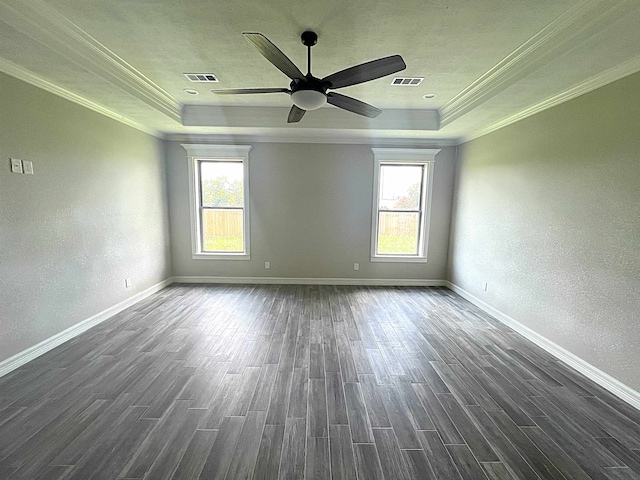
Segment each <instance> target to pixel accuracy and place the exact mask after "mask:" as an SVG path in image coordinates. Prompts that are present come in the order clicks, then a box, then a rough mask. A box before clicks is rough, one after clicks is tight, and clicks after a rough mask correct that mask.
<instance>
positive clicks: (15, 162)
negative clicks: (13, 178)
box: [11, 158, 22, 173]
mask: <svg viewBox="0 0 640 480" xmlns="http://www.w3.org/2000/svg"><path fill="white" fill-rule="evenodd" d="M11 172H12V173H22V160H20V159H19V158H12V159H11Z"/></svg>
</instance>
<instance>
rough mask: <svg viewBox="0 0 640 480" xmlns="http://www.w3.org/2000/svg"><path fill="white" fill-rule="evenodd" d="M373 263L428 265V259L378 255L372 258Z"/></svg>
mask: <svg viewBox="0 0 640 480" xmlns="http://www.w3.org/2000/svg"><path fill="white" fill-rule="evenodd" d="M371 261H372V262H382V263H385V262H386V263H427V257H408V256H407V257H401V256H393V255H386V256H385V255H378V256H376V257H371Z"/></svg>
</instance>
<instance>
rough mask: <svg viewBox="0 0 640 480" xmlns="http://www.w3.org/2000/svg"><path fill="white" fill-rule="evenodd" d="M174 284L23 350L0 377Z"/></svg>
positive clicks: (4, 363)
mask: <svg viewBox="0 0 640 480" xmlns="http://www.w3.org/2000/svg"><path fill="white" fill-rule="evenodd" d="M172 283H173V278H172V277H169V278H167V279H166V280H164V281H162V282H160V283H156V284H155V285H153V286H151V287H149V288H147V289H146V290H143V291H142V292H139V293H136V294H135V295H133V296H131V297H129V298H127V299H126V300H123V301H122V302H119V303H117V304H115V305H113V306H111V307H109V308H107V309H105V310H103V311H101V312H99V313H96V314H95V315H93V316H91V317H89V318H87V319H85V320H82V321H81V322H79V323H76V324H75V325H73V326H72V327H69V328H67V329H66V330H63V331H62V332H59V333H56V334H55V335H53V336H52V337H49V338H47V339H46V340H43V341H42V342H40V343H38V344H37V345H34V346H32V347H29V348H27V349H26V350H23V351H22V352H20V353H17V354H15V355H13V356H12V357H9V358H7V359H6V360H3V361H2V362H0V377H2V376H4V375H6V374H7V373H9V372H12V371H13V370H15V369H16V368H20V367H21V366H22V365H24V364H25V363H27V362H30V361H31V360H33V359H34V358H37V357H39V356H40V355H43V354H45V353H47V352H48V351H49V350H53V349H54V348H56V347H57V346H59V345H62V344H63V343H64V342H67V341H69V340H71V339H72V338H74V337H77V336H78V335H80V334H81V333H83V332H86V331H87V330H89V329H90V328H93V327H95V326H96V325H98V324H100V323H102V322H104V321H105V320H108V319H109V318H111V317H112V316H114V315H115V314H117V313H119V312H121V311H122V310H124V309H126V308H129V307H130V306H132V305H134V304H136V303H138V302H139V301H141V300H144V299H145V298H147V297H149V296H150V295H153V294H154V293H156V292H159V291H160V290H162V289H163V288H165V287H166V286H168V285H171V284H172Z"/></svg>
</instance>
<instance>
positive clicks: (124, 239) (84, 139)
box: [0, 74, 171, 361]
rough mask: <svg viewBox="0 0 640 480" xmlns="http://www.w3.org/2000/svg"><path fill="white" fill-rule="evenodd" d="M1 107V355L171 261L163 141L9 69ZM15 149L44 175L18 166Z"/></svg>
mask: <svg viewBox="0 0 640 480" xmlns="http://www.w3.org/2000/svg"><path fill="white" fill-rule="evenodd" d="M0 105H1V108H0V158H1V160H2V161H1V165H0V361H2V360H4V359H6V358H8V357H10V356H12V355H14V354H16V353H18V352H20V351H22V350H24V349H26V348H28V347H30V346H33V345H35V344H37V343H38V342H40V341H42V340H45V339H47V338H49V337H51V336H52V335H54V334H56V333H58V332H60V331H62V330H64V329H66V328H68V327H71V326H73V325H74V324H76V323H78V322H80V321H82V320H84V319H86V318H88V317H90V316H92V315H94V314H96V313H98V312H100V311H102V310H104V309H105V308H108V307H111V306H112V305H115V304H116V303H118V302H120V301H123V300H125V299H126V298H127V297H130V296H131V295H133V294H135V293H137V292H140V291H142V290H144V289H146V288H148V287H150V286H151V285H154V284H156V283H158V282H160V281H162V280H164V279H166V278H167V277H169V276H170V269H171V264H170V259H169V254H170V249H169V233H168V216H167V205H166V182H165V172H164V156H163V143H162V141H160V140H158V139H156V138H154V137H152V136H150V135H147V134H145V133H141V132H139V131H137V130H134V129H132V128H130V127H127V126H125V125H122V124H120V123H118V122H115V121H113V120H110V119H108V118H106V117H104V116H102V115H100V114H98V113H95V112H92V111H90V110H87V109H86V108H83V107H80V106H78V105H75V104H73V103H71V102H68V101H66V100H63V99H61V98H59V97H57V96H54V95H51V94H49V93H47V92H44V91H43V90H40V89H37V88H35V87H32V86H30V85H28V84H26V83H23V82H21V81H18V80H16V79H14V78H12V77H9V76H6V75H4V74H0ZM9 157H17V158H21V159H23V160H31V161H33V164H34V169H35V175H33V176H31V175H18V174H13V173H10V168H9ZM125 277H130V278H131V279H132V281H133V286H132V288H130V289H125V286H124V278H125Z"/></svg>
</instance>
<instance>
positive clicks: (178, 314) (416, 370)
mask: <svg viewBox="0 0 640 480" xmlns="http://www.w3.org/2000/svg"><path fill="white" fill-rule="evenodd" d="M461 477H462V478H465V479H485V478H489V479H506V478H523V479H536V478H541V479H555V478H567V479H585V478H597V479H600V478H601V479H633V478H635V479H640V412H638V411H637V410H634V409H633V408H631V407H630V406H628V405H627V404H625V403H623V402H622V401H620V400H619V399H617V398H616V397H614V396H613V395H611V394H610V393H608V392H607V391H605V390H603V389H602V388H600V387H599V386H597V385H595V384H593V383H591V382H590V381H588V380H586V379H585V378H584V377H582V376H580V375H579V374H577V373H575V372H573V371H571V370H570V369H569V368H567V367H566V366H564V365H563V364H562V363H560V362H559V361H557V360H555V359H554V358H553V357H551V356H550V355H548V354H547V353H545V352H544V351H542V350H540V349H539V348H537V347H536V346H534V345H533V344H531V343H530V342H528V341H526V340H524V339H523V338H522V337H520V336H519V335H518V334H516V333H514V332H513V331H511V330H509V329H508V328H506V327H505V326H503V325H502V324H500V323H498V322H497V321H495V320H494V319H492V318H491V317H488V316H487V315H486V314H484V313H482V312H481V311H480V310H479V309H477V308H475V307H474V306H473V305H471V304H469V303H468V302H466V301H464V300H462V299H461V298H460V297H458V296H456V295H455V294H453V293H452V292H450V291H449V290H446V289H440V288H403V289H399V288H368V287H333V286H192V285H174V286H172V287H169V288H167V289H165V290H163V291H161V292H159V293H158V294H156V295H154V296H152V297H150V298H149V299H147V300H145V301H144V302H141V303H139V304H137V305H135V306H134V307H132V308H130V309H128V310H126V311H124V312H122V313H120V314H119V315H117V316H116V317H114V318H112V319H110V320H109V321H107V322H104V323H102V324H101V325H99V326H97V327H95V328H93V329H92V330H90V331H88V332H86V333H85V334H83V335H81V336H79V337H76V338H75V339H74V340H72V341H70V342H68V343H66V344H64V345H62V346H60V347H58V348H56V349H55V350H52V351H50V352H49V353H47V354H45V355H43V356H41V357H39V358H38V359H36V360H34V361H32V362H30V363H29V364H27V365H24V366H23V367H22V368H20V369H18V370H15V371H13V372H11V373H10V374H8V375H7V376H5V377H4V378H1V379H0V478H2V479H14V478H15V479H25V478H28V479H46V480H56V479H65V480H70V479H81V480H89V479H116V478H126V479H143V478H144V479H153V480H155V479H163V478H175V479H196V478H203V479H225V478H226V479H251V478H253V479H303V478H306V479H316V478H317V479H328V478H333V479H360V480H374V479H382V478H384V479H387V480H395V479H411V478H416V479H429V478H442V479H459V478H461Z"/></svg>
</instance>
